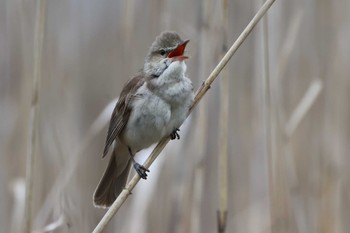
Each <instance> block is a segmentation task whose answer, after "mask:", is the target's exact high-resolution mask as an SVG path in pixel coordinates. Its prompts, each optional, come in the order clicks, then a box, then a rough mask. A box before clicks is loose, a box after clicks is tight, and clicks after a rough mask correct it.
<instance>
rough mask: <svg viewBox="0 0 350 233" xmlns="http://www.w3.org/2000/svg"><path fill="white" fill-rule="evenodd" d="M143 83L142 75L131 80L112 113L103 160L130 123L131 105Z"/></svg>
mask: <svg viewBox="0 0 350 233" xmlns="http://www.w3.org/2000/svg"><path fill="white" fill-rule="evenodd" d="M143 83H144V79H143V78H142V75H138V76H135V77H133V78H132V79H130V80H129V81H128V82H127V83H126V85H125V86H124V88H123V90H122V92H121V94H120V97H119V99H118V102H117V104H116V106H115V108H114V110H113V113H112V117H111V121H110V123H109V128H108V132H107V139H106V143H105V148H104V150H103V155H102V158H103V157H105V156H106V155H107V153H108V150H109V147H110V146H111V145H112V143H113V141H114V140H115V139H117V137H118V136H119V135H120V133H121V132H122V131H123V129H124V127H125V125H126V124H127V123H128V120H129V116H130V113H131V103H132V101H133V100H134V99H135V97H136V94H135V93H136V91H137V89H138V88H139V87H140V86H142V85H143Z"/></svg>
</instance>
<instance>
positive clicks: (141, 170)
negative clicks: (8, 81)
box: [134, 163, 149, 180]
mask: <svg viewBox="0 0 350 233" xmlns="http://www.w3.org/2000/svg"><path fill="white" fill-rule="evenodd" d="M134 168H135V170H136V172H137V174H139V176H140V177H141V178H142V179H145V180H147V173H146V172H149V170H148V169H147V168H145V167H144V166H142V165H140V164H139V163H134Z"/></svg>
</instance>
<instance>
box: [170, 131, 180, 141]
mask: <svg viewBox="0 0 350 233" xmlns="http://www.w3.org/2000/svg"><path fill="white" fill-rule="evenodd" d="M177 131H180V129H175V130H174V131H173V132H172V133H171V134H170V139H171V140H174V139H180V135H179V133H178V132H177Z"/></svg>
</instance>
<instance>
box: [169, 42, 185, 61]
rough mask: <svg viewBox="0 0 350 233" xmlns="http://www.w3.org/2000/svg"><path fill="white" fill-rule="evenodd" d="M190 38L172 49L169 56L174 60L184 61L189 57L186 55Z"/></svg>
mask: <svg viewBox="0 0 350 233" xmlns="http://www.w3.org/2000/svg"><path fill="white" fill-rule="evenodd" d="M189 41H190V40H185V41H184V42H183V43H181V44H180V45H179V46H177V47H176V49H174V50H173V51H171V52H170V53H169V55H168V58H171V59H172V60H173V61H183V60H185V59H187V58H188V57H187V56H184V55H183V54H184V52H185V48H186V45H187V43H188V42H189Z"/></svg>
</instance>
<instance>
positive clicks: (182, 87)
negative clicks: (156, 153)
mask: <svg viewBox="0 0 350 233" xmlns="http://www.w3.org/2000/svg"><path fill="white" fill-rule="evenodd" d="M185 70H186V66H185V64H184V63H183V62H182V63H179V62H174V63H172V65H170V66H169V68H168V69H167V71H166V72H164V73H163V75H161V76H160V77H158V78H155V79H153V80H151V81H149V82H150V83H149V85H151V86H152V85H153V87H155V86H156V87H157V88H155V89H154V88H153V89H151V90H152V91H151V90H150V89H149V87H148V84H147V83H146V82H145V83H144V85H143V86H141V87H140V88H139V90H138V91H137V93H136V96H137V97H136V98H135V100H134V101H133V103H132V109H133V110H132V112H131V115H130V118H129V120H128V123H127V124H126V127H125V129H124V133H123V138H122V140H123V142H124V144H126V145H127V146H129V147H130V148H131V149H132V151H133V152H137V151H139V150H142V149H144V148H146V147H148V146H150V145H152V144H153V143H156V142H158V141H159V140H160V139H161V138H163V137H165V136H169V135H170V134H171V133H172V132H173V131H174V130H175V129H176V128H178V127H180V125H181V124H182V123H183V121H184V120H185V119H186V117H187V114H188V109H189V107H190V105H191V104H192V101H193V97H194V94H193V91H192V83H191V81H190V80H189V79H188V78H187V77H185V75H184V71H185Z"/></svg>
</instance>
